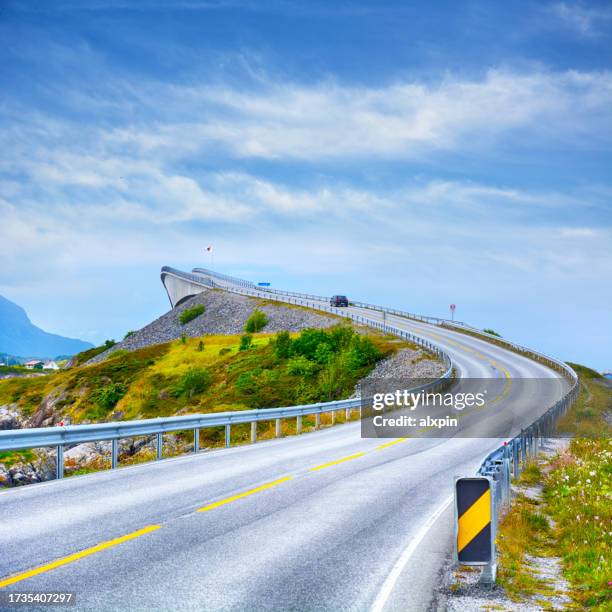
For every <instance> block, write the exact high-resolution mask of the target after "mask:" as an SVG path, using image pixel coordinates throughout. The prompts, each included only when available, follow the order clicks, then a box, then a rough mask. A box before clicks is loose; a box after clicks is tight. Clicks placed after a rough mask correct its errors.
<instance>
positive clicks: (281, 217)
mask: <svg viewBox="0 0 612 612" xmlns="http://www.w3.org/2000/svg"><path fill="white" fill-rule="evenodd" d="M169 7H171V8H169ZM611 35H612V6H611V5H610V3H609V2H548V3H547V2H541V1H534V2H504V3H498V2H495V3H494V2H489V1H488V0H482V1H472V2H470V1H465V2H457V1H449V2H441V1H439V2H428V3H421V2H418V3H417V2H415V3H408V2H385V1H377V2H374V1H372V2H330V1H327V2H318V1H312V0H311V1H309V2H293V1H290V0H285V1H266V0H260V1H259V2H252V3H251V2H232V1H219V2H217V1H213V0H208V1H199V0H176V1H175V2H162V1H161V0H159V1H157V0H155V1H154V0H107V1H102V0H89V1H87V0H54V2H42V1H41V2H35V1H33V0H32V1H29V2H26V1H25V0H23V1H19V0H4V2H3V3H2V4H0V49H1V53H2V60H3V61H2V62H1V63H0V83H2V87H1V89H0V219H1V221H0V255H1V256H2V262H3V265H2V273H1V274H0V294H2V295H5V296H6V297H8V298H9V299H12V300H14V301H16V302H18V303H19V304H21V305H23V306H24V307H25V308H26V309H27V310H28V312H29V313H30V315H31V318H32V319H33V321H34V322H35V323H37V324H39V325H41V326H42V327H44V328H45V329H48V330H50V331H54V332H57V333H62V334H66V335H70V336H77V337H81V338H83V339H86V340H90V341H93V342H98V341H100V340H103V339H105V338H108V337H115V338H119V337H121V336H122V335H123V334H124V333H125V332H126V331H127V330H129V329H133V328H137V327H139V326H141V325H143V324H145V323H147V322H148V321H150V320H151V319H152V318H154V317H155V316H158V315H159V314H161V313H162V312H164V311H165V310H166V309H167V307H168V305H167V298H166V296H165V293H164V291H163V288H162V285H161V283H160V281H159V269H160V267H161V266H162V265H173V266H175V267H179V268H185V269H190V268H191V267H193V266H196V265H205V264H207V263H208V260H207V257H206V255H205V253H204V249H205V247H206V245H208V244H213V245H214V247H215V264H216V267H217V268H218V269H219V270H221V271H225V272H228V273H232V274H236V275H243V276H245V277H248V278H251V279H253V280H266V281H271V282H272V283H273V284H274V285H275V286H278V287H287V288H292V289H296V290H312V291H317V292H324V293H346V294H348V295H350V296H354V297H355V298H361V299H363V300H366V301H372V302H379V303H383V304H388V305H392V306H397V307H402V308H405V309H408V310H412V311H416V312H423V313H425V314H431V315H441V316H445V315H447V314H448V305H449V304H450V303H451V302H454V303H456V304H457V313H456V314H457V318H458V319H461V320H464V321H466V322H469V323H472V324H474V325H478V326H481V327H483V326H484V327H493V328H494V329H497V330H498V331H500V332H501V333H502V334H503V335H504V336H507V337H509V338H512V339H514V340H516V341H519V342H523V343H525V344H528V345H530V346H533V347H534V348H537V349H539V350H542V351H545V352H549V353H551V354H554V355H556V356H559V357H562V358H564V359H569V360H574V361H579V362H584V363H586V364H589V365H592V366H594V367H597V368H612V348H611V347H612V323H611V317H610V312H611V311H612V306H611V304H612V282H611V281H612V213H611V205H610V202H611V197H612V178H611V171H610V169H611V168H612V66H611V63H612V53H611V51H612V39H611Z"/></svg>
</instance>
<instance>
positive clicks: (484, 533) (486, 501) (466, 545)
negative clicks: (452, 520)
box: [455, 478, 493, 564]
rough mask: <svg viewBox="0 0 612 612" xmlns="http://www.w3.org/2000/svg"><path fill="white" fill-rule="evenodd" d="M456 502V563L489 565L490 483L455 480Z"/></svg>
mask: <svg viewBox="0 0 612 612" xmlns="http://www.w3.org/2000/svg"><path fill="white" fill-rule="evenodd" d="M455 500H456V504H457V559H458V561H459V563H466V564H469V563H474V564H480V563H489V562H491V558H492V555H493V542H492V537H493V534H492V531H491V519H492V508H491V483H490V482H489V480H488V479H487V478H458V479H457V481H456V483H455Z"/></svg>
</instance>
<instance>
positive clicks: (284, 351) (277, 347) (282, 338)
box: [274, 331, 291, 359]
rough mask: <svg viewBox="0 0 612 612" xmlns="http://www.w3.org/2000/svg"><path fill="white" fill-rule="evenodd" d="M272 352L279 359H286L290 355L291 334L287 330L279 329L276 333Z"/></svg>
mask: <svg viewBox="0 0 612 612" xmlns="http://www.w3.org/2000/svg"><path fill="white" fill-rule="evenodd" d="M274 353H275V354H276V356H277V357H278V358H279V359H287V358H288V357H289V356H290V355H291V336H290V335H289V332H286V331H280V332H278V333H277V334H276V342H275V344H274Z"/></svg>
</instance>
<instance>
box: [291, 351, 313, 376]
mask: <svg viewBox="0 0 612 612" xmlns="http://www.w3.org/2000/svg"><path fill="white" fill-rule="evenodd" d="M318 369H319V366H318V365H317V364H316V363H314V362H312V361H310V359H306V357H304V356H303V355H297V356H296V357H292V358H291V359H289V361H287V374H293V375H296V374H298V375H300V374H303V375H308V374H314V373H315V372H316V371H317V370H318Z"/></svg>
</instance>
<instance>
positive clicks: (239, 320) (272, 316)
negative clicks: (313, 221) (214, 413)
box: [87, 290, 338, 364]
mask: <svg viewBox="0 0 612 612" xmlns="http://www.w3.org/2000/svg"><path fill="white" fill-rule="evenodd" d="M197 304H202V305H203V306H204V307H205V308H206V311H205V312H204V313H203V314H201V315H200V316H199V317H197V318H195V319H194V320H193V321H190V322H189V323H187V324H186V325H181V324H180V322H179V316H180V314H181V313H182V312H183V311H184V310H186V309H187V308H191V307H193V306H195V305H197ZM257 307H259V308H260V310H263V311H264V312H265V313H266V314H267V315H268V319H269V321H268V324H267V325H266V327H265V328H264V329H263V330H262V331H264V332H277V331H290V332H296V331H301V330H302V329H305V328H307V327H317V328H324V327H331V326H332V325H335V324H336V323H337V322H338V319H337V318H336V317H333V316H327V315H323V314H318V313H316V312H314V311H311V310H307V309H304V308H295V307H290V306H283V305H281V304H266V303H265V302H264V303H262V301H261V300H259V299H256V298H250V297H247V296H243V295H238V294H235V293H229V292H226V291H215V290H213V291H204V292H203V293H200V294H198V295H196V296H194V297H192V298H190V299H189V300H187V301H185V302H184V303H183V304H181V305H180V306H177V307H176V308H173V309H172V310H170V311H169V312H167V313H166V314H165V315H162V316H161V317H159V319H156V320H155V321H153V322H152V323H149V325H147V326H145V327H143V328H142V329H140V330H138V331H137V332H135V333H134V334H132V335H131V336H129V337H128V338H126V339H125V340H122V341H121V342H118V343H117V344H115V346H113V347H112V348H111V349H109V350H107V351H104V353H100V355H96V356H95V357H93V358H92V359H90V360H89V361H88V362H87V364H93V363H98V362H100V361H104V359H106V358H107V357H108V356H109V354H110V353H112V352H113V351H116V350H118V349H124V350H126V351H134V350H136V349H139V348H143V347H145V346H150V345H152V344H160V343H162V342H169V341H170V340H176V339H177V338H180V337H181V335H182V334H185V335H186V336H190V337H198V336H204V335H205V334H240V333H243V331H244V325H245V323H246V320H247V319H248V318H249V316H250V315H251V313H252V312H253V310H255V308H257Z"/></svg>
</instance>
